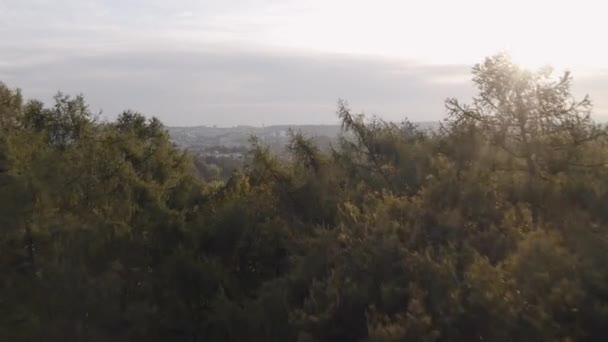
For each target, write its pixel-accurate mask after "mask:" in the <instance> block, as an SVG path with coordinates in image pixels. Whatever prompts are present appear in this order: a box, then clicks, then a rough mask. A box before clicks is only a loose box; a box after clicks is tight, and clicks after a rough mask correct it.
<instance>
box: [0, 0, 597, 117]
mask: <svg viewBox="0 0 608 342" xmlns="http://www.w3.org/2000/svg"><path fill="white" fill-rule="evenodd" d="M603 6H605V5H602V4H601V2H597V1H576V2H574V1H548V0H543V1H527V2H524V1H519V0H518V1H510V2H504V1H500V2H499V1H481V0H467V1H458V2H454V1H426V2H424V3H422V2H409V1H387V0H381V1H375V2H373V3H372V2H369V1H344V0H334V1H321V0H312V1H306V2H305V3H304V2H296V1H290V0H288V1H274V0H235V1H225V0H224V1H192V0H182V1H160V0H151V1H150V0H148V1H143V0H137V1H128V2H126V1H117V0H110V1H102V0H55V1H51V0H0V35H1V37H2V38H3V39H2V40H0V56H1V57H0V81H3V82H5V83H7V84H8V85H9V86H12V87H20V88H22V89H23V91H24V94H25V96H26V97H28V98H40V99H43V100H45V101H48V100H49V99H50V98H51V97H52V95H53V94H54V93H55V92H57V91H59V90H61V91H63V92H65V93H70V94H76V93H83V94H84V95H85V97H86V98H87V100H88V102H89V103H90V105H91V108H92V109H93V110H94V111H97V110H99V109H102V110H103V111H104V114H105V115H106V116H107V117H110V118H111V117H113V116H115V115H116V114H118V113H119V112H120V111H122V110H123V109H133V110H137V111H141V112H143V113H144V114H146V115H149V116H157V117H159V118H160V119H161V120H162V121H163V122H165V123H166V124H167V125H219V126H232V125H238V124H246V125H262V124H266V125H270V124H306V123H310V124H324V123H334V122H336V121H337V120H336V117H335V115H334V111H335V104H336V100H337V99H338V98H344V99H346V100H348V101H349V102H350V103H351V106H352V107H353V109H354V110H355V111H361V110H364V111H365V112H366V113H367V114H370V115H372V114H377V115H379V116H381V117H383V118H385V119H388V120H400V119H403V118H404V117H406V116H407V117H409V118H410V119H411V120H414V121H429V120H439V119H441V118H443V115H444V110H443V100H444V99H445V98H446V97H448V96H456V97H459V98H462V99H463V100H466V99H467V98H469V97H470V96H471V95H472V94H473V92H472V89H471V85H470V81H469V79H470V76H469V72H470V68H471V66H472V65H473V64H474V63H477V62H480V61H481V60H482V59H483V58H484V57H485V56H488V55H491V54H494V53H496V52H498V51H499V50H507V51H510V52H511V53H512V55H513V57H514V59H515V60H516V61H517V62H519V63H522V64H523V65H527V66H531V67H536V66H539V65H542V64H545V63H550V64H553V65H555V66H556V67H557V68H558V70H559V69H563V68H569V69H571V70H572V71H573V75H574V77H575V91H576V93H577V94H578V95H579V96H582V95H583V94H584V93H589V94H590V96H591V98H592V99H593V100H594V103H595V113H596V117H597V118H598V119H600V120H605V119H606V118H608V110H607V109H608V96H606V94H608V49H606V48H605V47H604V46H603V39H602V38H603V34H602V33H604V32H606V31H607V30H606V24H604V22H603V19H604V18H603V13H605V11H604V9H603Z"/></svg>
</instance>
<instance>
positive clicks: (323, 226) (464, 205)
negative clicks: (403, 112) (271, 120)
mask: <svg viewBox="0 0 608 342" xmlns="http://www.w3.org/2000/svg"><path fill="white" fill-rule="evenodd" d="M472 75H473V79H472V81H473V83H474V85H475V86H476V88H477V95H476V96H475V97H474V98H473V99H471V100H468V101H464V102H463V101H462V100H459V99H448V100H446V108H447V112H448V116H447V118H446V119H445V120H444V121H443V123H442V125H441V129H440V130H438V131H433V132H430V131H423V130H420V129H418V128H417V127H416V125H415V124H413V123H411V122H409V121H407V120H406V121H404V122H402V123H394V122H386V121H383V120H381V119H378V118H366V117H364V116H363V115H361V114H356V113H353V112H352V111H351V109H350V108H349V107H348V104H347V103H346V102H345V101H340V102H339V104H338V110H337V112H338V116H339V118H340V120H341V122H342V136H341V138H340V139H339V142H338V143H336V144H333V145H332V147H331V149H330V150H329V151H326V150H325V149H320V148H319V147H318V146H317V145H315V143H314V141H313V140H312V139H311V137H309V136H306V135H304V134H302V133H298V132H292V134H291V139H290V143H289V145H288V146H286V152H288V154H287V157H284V156H277V155H275V154H273V153H271V152H270V150H269V149H268V148H267V147H265V146H263V145H262V144H261V143H260V142H259V141H257V140H256V139H255V138H252V140H251V144H250V148H249V150H248V155H247V158H246V161H245V166H244V167H242V168H239V169H234V170H228V171H227V170H221V172H223V173H224V174H230V176H229V177H228V179H227V180H226V181H220V180H209V179H208V177H203V176H204V175H201V174H200V172H199V171H198V170H197V167H196V166H195V162H194V160H193V158H192V156H191V155H189V154H188V153H187V152H186V151H183V150H180V149H179V148H178V147H176V146H175V145H174V144H173V143H172V142H171V140H170V139H169V136H168V133H167V131H166V129H165V128H164V126H163V125H162V123H161V122H160V121H158V120H157V119H147V118H146V117H145V116H143V115H142V114H140V113H136V112H132V111H126V112H124V113H122V114H120V115H119V116H118V118H117V119H116V120H114V121H104V120H101V119H100V118H99V117H98V116H97V115H95V113H92V112H91V110H90V109H89V107H88V105H87V104H86V102H85V99H84V98H83V97H82V96H76V97H72V96H68V95H65V94H61V93H60V94H58V95H57V96H56V97H55V99H54V103H53V104H51V105H50V106H46V105H44V104H43V103H42V102H40V101H37V100H29V101H25V100H24V99H23V96H22V94H21V92H20V90H17V89H12V88H10V87H9V86H7V85H4V84H1V83H0V229H1V231H0V270H1V271H2V272H1V276H0V340H2V341H42V340H44V341H67V340H71V341H109V340H111V341H299V342H313V341H318V342H325V341H370V342H372V341H378V342H379V341H387V342H388V341H395V342H396V341H472V340H487V341H513V340H520V341H545V340H552V341H575V340H576V341H599V340H603V339H605V337H606V336H608V324H606V322H608V253H607V252H606V251H607V250H608V140H607V131H606V128H605V127H604V126H603V125H599V124H597V123H595V122H594V121H593V119H592V117H591V110H592V104H591V101H590V99H589V98H588V97H583V98H581V99H576V98H574V97H573V95H572V93H571V82H572V77H571V75H570V74H569V73H565V74H563V75H556V74H555V73H554V72H553V71H552V70H551V69H549V68H544V69H541V70H526V69H524V68H521V67H519V66H517V65H515V64H514V63H513V62H512V61H511V59H510V58H509V56H508V55H504V54H499V55H496V56H492V57H489V58H486V59H485V60H484V61H483V62H482V63H480V64H478V65H476V66H475V67H474V68H473V70H472ZM199 169H200V168H199ZM214 172H216V173H217V172H220V171H218V170H215V171H214Z"/></svg>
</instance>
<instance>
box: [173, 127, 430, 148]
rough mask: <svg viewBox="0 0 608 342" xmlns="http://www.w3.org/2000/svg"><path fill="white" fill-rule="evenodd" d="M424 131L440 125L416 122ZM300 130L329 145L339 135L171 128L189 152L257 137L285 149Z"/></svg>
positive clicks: (331, 131)
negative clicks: (292, 135) (290, 134)
mask: <svg viewBox="0 0 608 342" xmlns="http://www.w3.org/2000/svg"><path fill="white" fill-rule="evenodd" d="M416 124H417V125H418V126H419V127H420V128H421V129H424V130H427V129H435V128H437V127H438V126H439V123H438V122H419V123H416ZM289 129H293V130H295V131H301V132H302V133H304V134H305V135H307V136H310V137H314V138H315V140H318V141H319V142H320V143H322V144H324V143H329V142H331V141H333V140H335V139H336V138H337V137H338V135H339V134H340V131H341V128H340V126H339V125H276V126H266V127H254V126H236V127H208V126H192V127H168V131H169V135H170V136H171V139H173V141H174V142H175V143H176V144H177V145H179V146H181V147H183V148H186V149H191V150H195V151H200V150H205V149H209V148H214V147H219V146H222V147H229V148H239V147H245V146H247V144H248V141H249V138H250V137H251V136H256V137H258V139H260V141H261V142H263V143H264V144H266V145H268V146H270V147H271V148H272V149H282V148H283V147H284V146H285V144H286V143H287V142H288V139H289V137H288V131H289Z"/></svg>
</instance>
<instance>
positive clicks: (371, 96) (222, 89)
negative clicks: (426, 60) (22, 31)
mask: <svg viewBox="0 0 608 342" xmlns="http://www.w3.org/2000/svg"><path fill="white" fill-rule="evenodd" d="M468 70H469V67H468V66H439V67H429V66H421V65H414V64H407V63H403V62H400V61H398V60H383V59H371V58H355V57H349V56H340V55H314V54H312V55H302V54H290V53H277V52H268V51H252V50H245V49H241V50H239V49H227V48H222V47H221V46H210V47H208V48H205V49H192V50H188V49H179V48H170V49H165V48H161V47H147V48H145V49H134V50H117V51H105V52H103V53H99V54H86V53H85V54H77V55H74V56H63V57H62V58H60V59H53V58H50V59H46V60H45V59H44V58H42V59H38V60H36V61H31V62H29V63H23V64H22V65H21V66H19V67H7V66H2V65H0V77H2V79H3V80H4V81H5V82H7V83H9V84H11V85H13V86H19V87H21V88H23V89H24V91H25V94H26V95H29V96H31V97H40V98H43V99H49V98H50V97H51V96H52V94H53V93H54V92H55V91H57V90H62V91H64V92H68V93H84V94H85V95H86V97H87V98H88V99H89V102H90V103H91V105H92V106H93V108H102V109H103V110H104V112H105V113H107V114H108V115H109V116H113V115H115V114H117V113H118V112H119V111H121V110H123V109H126V108H131V109H135V110H139V111H142V112H144V113H146V114H149V115H155V116H158V117H159V118H161V119H162V120H163V121H164V122H166V123H168V124H171V125H195V124H206V125H212V124H218V125H236V124H253V125H260V124H262V123H265V124H273V123H276V124H278V123H332V122H335V120H336V118H335V115H334V111H335V104H336V101H337V99H338V98H344V99H347V100H349V101H350V102H351V104H352V106H353V109H355V110H365V111H366V112H367V113H369V114H379V115H382V116H383V117H386V118H388V119H392V120H400V119H402V118H404V117H405V116H409V117H411V118H412V119H414V120H436V119H439V118H441V117H442V115H443V99H444V98H445V97H447V96H458V95H469V92H468V91H467V89H468V88H467V87H466V83H464V81H465V80H464V79H463V80H462V82H443V81H442V80H441V79H442V78H450V77H451V78H454V79H459V78H460V77H462V75H465V74H466V73H468Z"/></svg>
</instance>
